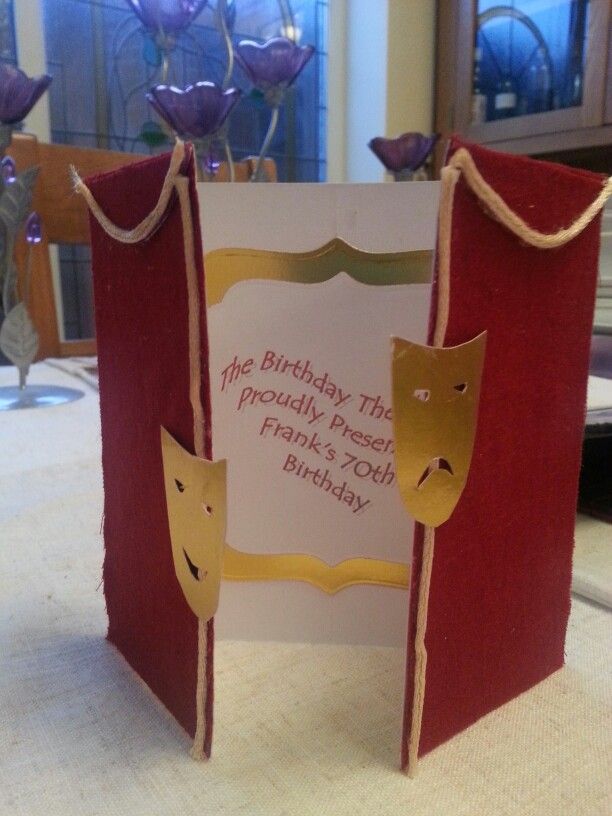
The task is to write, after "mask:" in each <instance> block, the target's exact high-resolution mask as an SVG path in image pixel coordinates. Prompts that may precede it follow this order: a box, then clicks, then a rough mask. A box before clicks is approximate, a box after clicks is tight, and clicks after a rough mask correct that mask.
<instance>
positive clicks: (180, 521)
mask: <svg viewBox="0 0 612 816" xmlns="http://www.w3.org/2000/svg"><path fill="white" fill-rule="evenodd" d="M161 448H162V459H163V465H164V484H165V488H166V504H167V508H168V523H169V526H170V539H171V541H172V557H173V559H174V568H175V570H176V577H177V578H178V581H179V584H180V585H181V589H182V590H183V594H184V596H185V600H186V601H187V603H188V604H189V606H190V608H191V610H192V611H193V612H194V614H195V615H197V616H198V618H201V619H202V620H205V621H207V620H209V619H210V618H212V617H213V615H214V614H215V612H216V611H217V606H218V605H219V586H220V583H221V572H222V567H223V551H224V548H225V525H226V518H227V495H226V471H227V468H226V462H225V460H220V461H219V462H210V461H208V460H207V459H200V458H199V457H197V456H193V455H192V454H190V453H188V452H187V451H186V450H184V448H182V447H181V446H180V445H179V444H178V442H176V440H175V439H173V437H172V436H170V434H169V433H168V431H166V430H165V428H162V429H161Z"/></svg>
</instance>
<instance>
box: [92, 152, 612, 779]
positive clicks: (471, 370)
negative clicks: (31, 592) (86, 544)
mask: <svg viewBox="0 0 612 816" xmlns="http://www.w3.org/2000/svg"><path fill="white" fill-rule="evenodd" d="M77 187H78V189H79V190H80V192H82V193H83V194H84V195H85V196H86V198H87V199H88V203H89V205H90V208H91V211H92V219H91V224H92V248H93V259H94V281H95V297H96V314H97V338H98V350H99V368H100V397H101V416H102V434H103V468H104V483H105V523H104V534H105V547H106V554H105V563H104V585H105V595H106V600H107V609H108V614H109V639H110V640H111V642H113V643H114V644H115V645H116V646H117V647H118V648H119V650H120V651H121V652H122V654H123V655H124V656H125V657H126V659H127V660H128V661H129V663H130V664H131V665H132V666H133V667H134V669H135V670H136V671H137V672H138V673H139V674H140V675H141V677H142V678H143V679H144V680H145V681H146V682H147V684H148V685H149V686H150V688H151V689H152V690H153V692H154V693H155V694H156V695H157V696H158V697H159V698H160V699H161V700H162V702H163V703H164V704H165V705H166V706H167V707H168V709H169V710H170V711H171V712H172V713H173V714H174V716H175V717H176V718H177V719H178V720H179V722H180V723H181V724H182V725H183V726H184V727H185V728H186V729H187V731H188V732H189V733H190V734H191V735H192V736H193V738H194V747H193V752H192V753H193V755H194V756H196V757H203V756H209V755H210V750H211V740H212V722H213V681H214V666H213V654H214V632H215V627H216V628H217V632H218V634H220V635H222V636H224V637H232V638H243V639H257V640H261V641H265V640H273V639H283V640H299V641H304V642H310V643H323V642H326V641H327V642H329V641H333V642H341V643H365V644H404V643H407V666H406V694H405V707H404V731H403V738H402V748H401V753H402V767H407V768H408V769H409V771H410V772H411V773H414V772H415V770H416V764H417V759H418V757H419V756H421V755H423V754H425V753H427V752H428V751H430V750H431V749H432V748H435V747H436V746H437V745H439V744H440V743H441V742H443V741H445V740H446V739H449V738H450V737H452V736H453V735H454V734H456V733H457V732H458V731H461V730H462V729H463V728H465V727H467V726H468V725H470V724H471V723H473V722H474V721H475V720H477V719H478V718H479V717H481V716H482V715H483V714H485V713H487V712H488V711H491V710H492V709H493V708H495V707H497V706H498V705H501V704H502V703H504V702H506V701H507V700H509V699H511V698H512V697H514V696H516V695H517V694H519V693H521V692H522V691H525V690H526V689H528V688H529V687H530V686H532V685H533V684H534V683H537V682H538V681H539V680H541V679H543V678H544V677H546V676H547V675H548V674H550V673H551V672H552V671H555V670H556V669H558V668H560V666H561V665H562V663H563V644H564V637H565V628H566V624H567V616H568V612H569V587H570V572H571V551H572V540H573V522H574V512H575V499H576V490H577V476H578V469H579V460H580V443H581V437H582V422H583V414H584V404H585V395H586V379H587V369H588V351H589V340H590V329H591V320H592V311H593V303H594V291H595V282H596V265H597V249H598V217H599V212H600V210H601V207H602V206H603V203H604V201H605V198H606V196H607V194H608V193H609V187H610V185H609V184H607V183H606V180H605V179H603V178H601V177H599V176H596V175H594V174H590V173H583V172H578V171H574V170H569V169H567V168H562V167H557V166H554V165H550V164H546V163H541V162H535V161H532V160H529V159H523V158H517V157H510V156H504V155H502V154H498V153H494V152H492V151H488V150H485V149H484V148H479V147H476V146H473V145H469V146H465V145H462V144H460V143H458V142H454V143H453V144H452V145H451V148H450V151H449V160H448V165H447V167H446V168H445V170H444V172H443V179H442V182H441V184H436V183H424V182H423V183H418V184H417V183H413V184H396V185H293V184H287V185H272V184H269V185H265V184H261V185H259V184H254V185H229V184H228V185H200V186H199V188H198V189H196V185H195V183H194V180H193V155H192V152H191V149H190V148H189V147H188V146H187V147H186V146H184V145H182V144H181V143H179V144H177V147H176V148H175V150H174V152H173V154H172V156H171V157H159V158H155V159H151V160H149V161H147V162H143V163H141V164H138V165H132V166H129V167H127V168H124V169H122V170H121V171H118V172H116V173H113V174H107V175H105V176H100V177H98V178H95V179H91V180H88V182H87V184H85V183H83V182H81V181H80V180H78V182H77ZM200 235H201V236H202V241H203V248H202V243H201V239H200ZM436 235H437V239H436ZM434 247H436V252H435V263H433V254H434V253H433V250H434ZM262 648H264V649H265V644H262ZM401 716H402V714H401V712H399V711H398V719H399V718H400V717H401ZM218 727H221V728H223V723H219V724H218Z"/></svg>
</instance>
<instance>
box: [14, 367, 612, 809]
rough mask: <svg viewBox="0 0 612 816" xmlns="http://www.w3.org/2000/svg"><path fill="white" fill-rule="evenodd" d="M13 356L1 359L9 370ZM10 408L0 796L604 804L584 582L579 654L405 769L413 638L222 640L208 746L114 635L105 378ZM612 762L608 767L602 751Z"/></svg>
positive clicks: (595, 671) (42, 800)
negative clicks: (406, 673) (76, 392)
mask: <svg viewBox="0 0 612 816" xmlns="http://www.w3.org/2000/svg"><path fill="white" fill-rule="evenodd" d="M13 376H14V372H12V371H11V370H10V369H1V368H0V385H1V384H7V383H8V382H10V381H11V380H10V378H11V377H13ZM32 380H33V381H34V382H50V383H55V384H57V385H67V386H71V387H76V388H82V389H83V390H85V391H86V395H85V397H84V398H83V399H81V400H80V401H78V402H75V403H72V404H70V405H65V406H61V407H57V408H48V409H39V410H36V411H29V412H26V411H22V412H11V413H5V414H0V814H2V816H4V814H6V816H38V815H39V814H41V816H56V814H57V816H77V815H78V816H81V814H82V815H83V816H98V814H99V816H145V814H146V816H174V814H177V815H178V814H180V816H196V814H197V816H203V814H206V816H208V814H211V816H213V815H214V816H216V815H217V814H224V815H226V816H233V815H234V814H246V815H247V816H259V814H261V815H262V816H263V814H265V816H276V815H277V814H278V816H280V814H296V816H315V814H316V816H320V814H326V815H327V814H333V816H343V814H347V816H348V815H349V814H350V816H358V815H359V814H368V816H370V815H371V816H374V814H411V816H419V815H420V814H427V816H437V815H438V814H439V815H440V816H443V814H444V815H445V814H449V816H462V815H463V814H465V816H476V814H484V813H487V814H489V813H490V814H495V816H506V815H508V816H509V815H510V814H516V816H518V815H519V814H520V816H528V815H529V814H533V815H534V816H536V814H537V816H546V814H550V816H561V814H568V816H569V815H570V814H571V816H580V815H581V814H584V816H587V814H588V816H596V815H597V814H601V815H602V816H603V814H607V813H609V812H610V805H611V803H610V798H609V792H610V786H609V782H608V777H607V770H608V767H609V757H610V734H611V733H612V728H611V727H610V719H611V718H610V710H611V706H610V702H611V700H610V680H609V678H610V657H609V656H610V654H611V652H612V650H611V648H610V646H611V645H612V643H611V641H612V637H611V629H612V627H611V626H610V623H611V617H610V616H611V613H610V612H608V611H607V610H605V609H604V608H603V607H600V606H597V605H595V604H591V603H589V602H587V601H585V600H581V599H580V598H577V597H574V598H573V603H572V615H571V619H570V626H569V633H568V642H567V665H566V667H565V668H564V669H562V670H561V671H559V672H557V673H556V674H555V675H553V676H552V677H550V678H548V679H547V680H545V681H544V682H543V683H541V684H540V685H538V686H537V687H536V688H534V689H532V690H531V691H529V692H527V693H526V694H524V695H522V696H521V697H519V698H518V699H516V700H514V701H512V702H511V703H510V704H508V705H506V706H504V707H503V708H502V709H499V710H498V711H496V712H493V713H492V714H490V715H488V716H486V717H484V718H483V719H482V720H481V721H480V722H478V723H477V724H476V725H474V726H473V727H472V728H470V729H468V730H467V731H466V732H464V733H463V734H460V735H459V736H458V737H456V738H455V739H453V740H452V741H451V742H449V743H447V744H446V745H443V746H442V747H440V748H439V749H437V750H436V751H434V752H433V753H432V754H430V755H429V756H427V757H425V758H424V760H423V761H422V762H421V767H420V773H419V776H418V778H417V779H416V780H409V779H407V778H406V777H405V776H404V775H402V774H401V773H399V772H398V770H397V761H398V745H399V726H400V706H401V696H402V688H401V685H402V676H403V661H404V656H403V653H402V652H401V651H400V650H396V649H389V648H364V647H335V646H325V647H313V646H310V645H295V644H293V645H286V644H263V643H257V644H252V643H239V642H222V643H219V644H218V648H217V651H216V674H217V685H216V695H217V699H216V734H215V745H214V754H213V759H212V761H211V762H209V763H206V764H199V763H195V762H194V761H193V760H191V759H190V758H189V756H188V754H187V751H188V748H189V740H188V739H187V737H186V735H185V734H184V733H183V732H182V730H181V729H180V727H179V726H178V725H177V724H176V723H175V721H174V720H173V719H172V718H171V717H170V715H169V714H168V713H167V712H166V711H165V710H164V709H163V707H162V706H161V704H160V703H159V702H158V701H157V700H156V699H155V698H154V697H153V695H152V694H151V693H150V692H149V690H148V689H147V688H146V686H145V685H144V684H143V683H142V681H140V680H139V678H138V677H137V676H136V675H135V674H134V673H133V672H132V670H131V669H130V668H129V667H128V666H127V664H126V663H125V662H124V661H123V659H122V658H121V656H120V655H119V654H118V653H117V652H116V650H115V649H114V648H113V647H112V646H111V645H109V644H108V643H107V642H106V640H105V639H104V636H105V631H106V616H105V608H104V598H103V594H102V587H101V564H102V554H103V544H102V538H101V534H100V527H101V515H102V484H101V475H100V427H99V416H98V401H97V394H96V393H95V391H94V390H93V389H91V388H90V387H89V386H88V385H87V384H86V383H83V382H80V381H78V380H76V379H74V378H73V377H71V376H69V375H67V374H66V373H64V372H61V371H58V370H57V369H54V368H51V367H50V366H47V365H45V364H37V365H36V366H34V368H33V372H32ZM607 766H608V767H607Z"/></svg>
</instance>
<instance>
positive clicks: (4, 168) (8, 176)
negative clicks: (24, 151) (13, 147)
mask: <svg viewBox="0 0 612 816" xmlns="http://www.w3.org/2000/svg"><path fill="white" fill-rule="evenodd" d="M0 172H1V173H2V179H3V181H4V183H5V184H12V183H13V182H14V181H15V179H16V177H17V168H16V167H15V162H14V161H13V159H12V158H11V157H10V156H5V157H4V158H3V159H2V161H1V162H0Z"/></svg>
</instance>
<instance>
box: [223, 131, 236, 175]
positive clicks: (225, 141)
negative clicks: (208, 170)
mask: <svg viewBox="0 0 612 816" xmlns="http://www.w3.org/2000/svg"><path fill="white" fill-rule="evenodd" d="M223 150H224V151H225V159H226V161H227V169H228V170H229V180H230V181H236V170H235V168H234V157H233V156H232V149H231V147H230V143H229V139H228V138H227V133H226V134H225V136H224V137H223Z"/></svg>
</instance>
